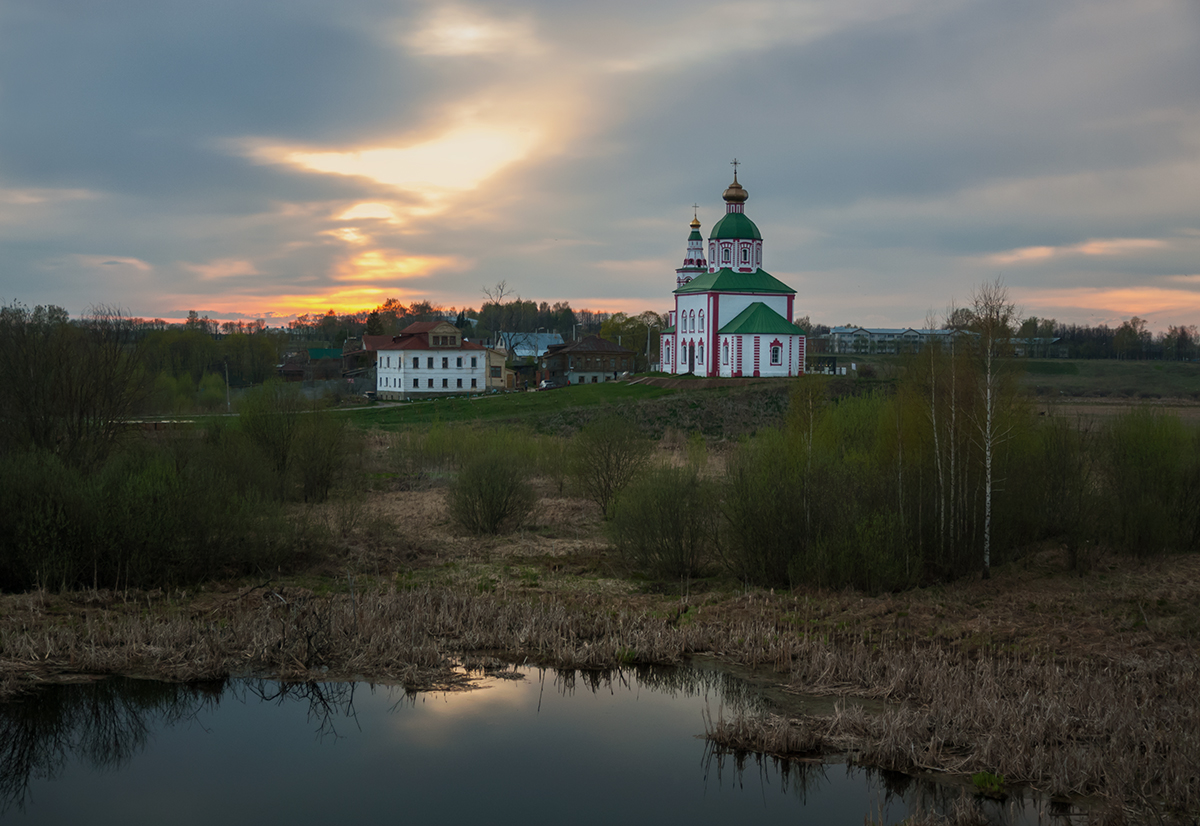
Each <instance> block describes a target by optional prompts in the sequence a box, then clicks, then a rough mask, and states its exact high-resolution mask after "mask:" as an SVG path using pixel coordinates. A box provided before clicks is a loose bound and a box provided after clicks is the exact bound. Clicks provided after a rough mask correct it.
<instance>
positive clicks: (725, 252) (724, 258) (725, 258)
mask: <svg viewBox="0 0 1200 826" xmlns="http://www.w3.org/2000/svg"><path fill="white" fill-rule="evenodd" d="M721 260H722V261H723V262H724V263H726V264H728V263H729V248H728V247H726V248H725V249H723V250H721Z"/></svg>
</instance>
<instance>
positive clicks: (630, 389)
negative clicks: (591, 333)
mask: <svg viewBox="0 0 1200 826" xmlns="http://www.w3.org/2000/svg"><path fill="white" fill-rule="evenodd" d="M677 392H678V391H677V390H668V389H666V388H662V387H649V386H646V385H641V384H633V385H631V384H629V383H627V382H606V383H604V384H581V385H572V386H570V387H564V388H561V389H559V390H546V391H541V392H536V393H500V394H494V395H483V396H458V397H456V398H449V399H431V400H428V401H424V400H423V401H412V402H404V403H402V404H398V405H395V406H388V407H384V406H382V405H380V406H377V407H373V408H368V409H365V410H352V411H346V412H343V413H340V414H338V415H341V416H345V417H347V418H348V419H349V420H350V421H351V422H352V423H353V424H355V425H357V426H359V427H364V428H380V429H382V430H391V429H395V428H401V427H407V426H409V425H414V424H433V423H434V422H477V421H504V420H506V419H518V418H525V417H529V416H542V415H546V414H552V413H559V412H562V411H564V410H570V409H572V408H578V407H593V406H597V405H604V404H614V403H617V402H630V401H635V402H636V401H644V400H647V399H655V398H660V397H662V396H669V395H672V394H674V393H677Z"/></svg>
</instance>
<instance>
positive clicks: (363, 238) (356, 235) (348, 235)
mask: <svg viewBox="0 0 1200 826" xmlns="http://www.w3.org/2000/svg"><path fill="white" fill-rule="evenodd" d="M321 234H322V235H332V236H333V237H334V238H337V239H338V240H339V241H345V242H346V243H347V244H365V243H367V242H368V241H370V240H371V238H370V236H368V235H365V234H363V232H362V231H361V230H359V229H358V227H340V228H339V229H327V230H325V231H324V232H322V233H321Z"/></svg>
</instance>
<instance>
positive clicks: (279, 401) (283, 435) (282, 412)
mask: <svg viewBox="0 0 1200 826" xmlns="http://www.w3.org/2000/svg"><path fill="white" fill-rule="evenodd" d="M305 406H306V405H305V402H304V397H303V395H301V393H300V389H299V388H298V387H296V386H295V385H293V384H284V383H283V382H282V381H280V380H278V379H272V380H270V381H268V382H267V383H266V384H264V385H263V386H262V387H256V388H254V389H253V390H250V391H248V392H247V393H246V394H245V395H244V396H243V397H242V400H241V402H240V404H239V405H238V414H239V415H238V421H239V423H240V424H241V428H242V432H243V433H245V434H246V437H247V438H248V439H249V440H250V442H251V443H252V444H253V445H254V446H255V447H257V448H258V449H259V451H261V452H262V454H263V457H264V458H265V459H266V460H267V462H268V464H269V465H270V466H271V468H272V469H273V470H274V471H275V474H276V476H277V477H278V480H279V487H280V492H281V493H282V491H283V489H284V485H285V482H286V478H287V472H288V469H289V468H290V467H291V464H292V448H293V445H294V444H295V442H296V438H297V435H298V433H299V430H300V419H301V417H302V416H303V415H304V409H305Z"/></svg>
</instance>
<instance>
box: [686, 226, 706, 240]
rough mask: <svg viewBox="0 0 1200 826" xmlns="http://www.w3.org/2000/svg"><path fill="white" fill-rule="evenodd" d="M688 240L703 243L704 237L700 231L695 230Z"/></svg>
mask: <svg viewBox="0 0 1200 826" xmlns="http://www.w3.org/2000/svg"><path fill="white" fill-rule="evenodd" d="M688 240H689V241H703V240H704V236H703V235H701V234H700V230H698V229H694V230H692V234H691V235H689V236H688Z"/></svg>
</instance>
